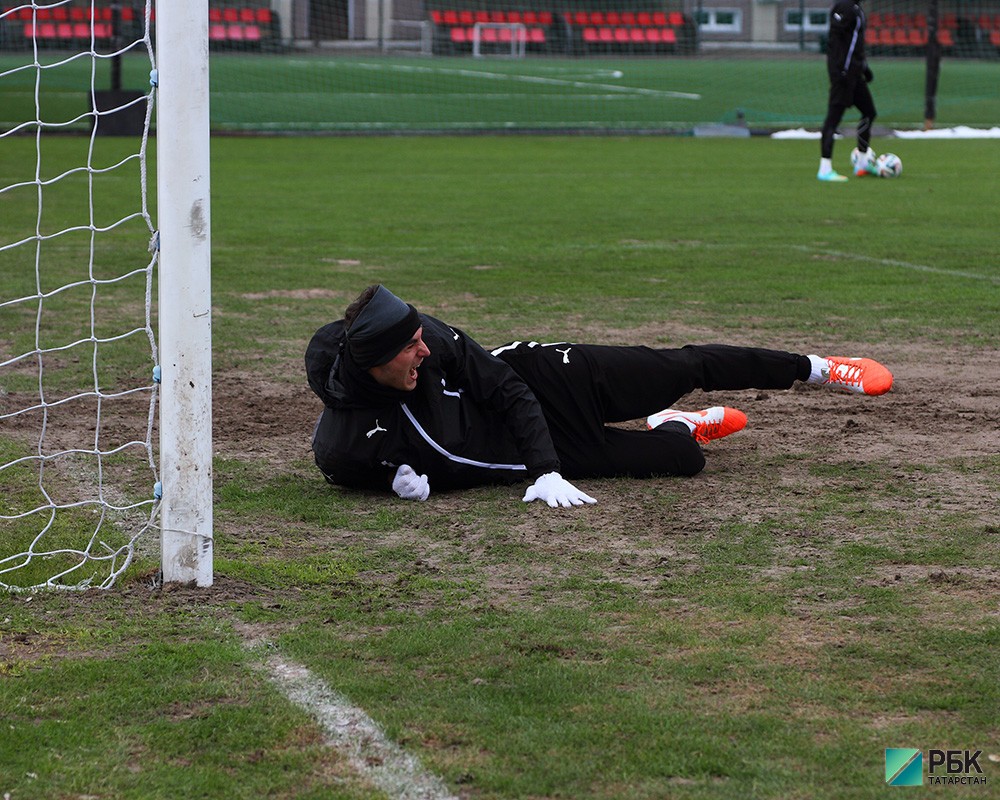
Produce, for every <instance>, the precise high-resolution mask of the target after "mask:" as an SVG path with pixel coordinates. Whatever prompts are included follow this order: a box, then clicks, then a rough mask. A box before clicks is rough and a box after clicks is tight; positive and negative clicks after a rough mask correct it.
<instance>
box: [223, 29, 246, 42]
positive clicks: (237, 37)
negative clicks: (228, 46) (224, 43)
mask: <svg viewBox="0 0 1000 800" xmlns="http://www.w3.org/2000/svg"><path fill="white" fill-rule="evenodd" d="M226 38H227V39H228V40H229V41H230V42H242V41H243V26H242V25H229V26H227V27H226Z"/></svg>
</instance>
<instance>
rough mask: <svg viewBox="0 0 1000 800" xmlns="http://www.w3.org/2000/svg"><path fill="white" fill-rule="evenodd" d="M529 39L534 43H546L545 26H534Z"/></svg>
mask: <svg viewBox="0 0 1000 800" xmlns="http://www.w3.org/2000/svg"><path fill="white" fill-rule="evenodd" d="M528 41H530V42H531V43H532V44H545V28H532V29H531V30H529V31H528Z"/></svg>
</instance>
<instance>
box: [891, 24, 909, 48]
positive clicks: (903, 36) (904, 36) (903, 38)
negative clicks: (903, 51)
mask: <svg viewBox="0 0 1000 800" xmlns="http://www.w3.org/2000/svg"><path fill="white" fill-rule="evenodd" d="M892 43H893V44H894V45H896V46H897V47H906V46H907V45H908V44H909V43H910V32H909V31H908V30H906V29H905V28H896V30H894V31H893V32H892Z"/></svg>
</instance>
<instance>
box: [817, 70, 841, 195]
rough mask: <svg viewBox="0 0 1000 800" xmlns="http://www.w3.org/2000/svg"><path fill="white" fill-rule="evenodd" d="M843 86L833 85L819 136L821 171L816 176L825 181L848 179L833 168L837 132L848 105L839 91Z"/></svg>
mask: <svg viewBox="0 0 1000 800" xmlns="http://www.w3.org/2000/svg"><path fill="white" fill-rule="evenodd" d="M841 91H842V88H841V87H840V86H839V85H833V86H831V88H830V101H829V103H828V104H827V109H826V119H824V120H823V129H822V131H821V133H820V137H819V153H820V159H819V171H818V172H817V173H816V177H817V178H819V179H820V180H823V181H833V182H842V181H846V180H847V178H845V177H844V176H843V175H839V174H838V173H837V171H836V170H835V169H834V168H833V142H834V137H835V136H836V134H837V126H838V125H840V121H841V120H842V119H843V118H844V112H845V111H846V110H847V105H846V104H845V103H843V102H841V99H840V97H839V93H840V92H841Z"/></svg>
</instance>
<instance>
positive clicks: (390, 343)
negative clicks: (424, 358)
mask: <svg viewBox="0 0 1000 800" xmlns="http://www.w3.org/2000/svg"><path fill="white" fill-rule="evenodd" d="M420 324H421V323H420V315H419V314H418V313H417V309H415V308H414V307H413V306H411V305H410V304H409V303H404V302H403V301H402V300H400V299H399V298H398V297H396V295H394V294H393V293H392V292H390V291H389V290H388V289H386V288H385V287H384V286H380V287H379V289H378V291H377V292H376V293H375V294H374V295H373V296H372V299H371V300H370V301H369V302H368V305H366V306H365V307H364V309H363V310H362V311H361V313H360V314H358V317H357V319H356V320H354V323H353V324H352V325H351V327H350V329H349V330H348V331H347V347H348V349H349V351H350V353H351V358H352V360H353V361H354V363H355V364H356V365H357V366H358V367H360V368H361V369H370V368H371V367H377V366H379V365H381V364H385V363H386V362H388V361H391V360H392V359H394V358H395V357H396V356H397V355H398V354H399V351H400V350H402V349H403V348H404V347H406V345H408V344H409V343H410V342H411V341H412V340H413V334H415V333H416V332H417V329H418V328H419V327H420Z"/></svg>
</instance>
